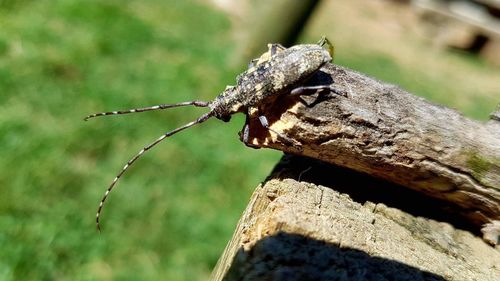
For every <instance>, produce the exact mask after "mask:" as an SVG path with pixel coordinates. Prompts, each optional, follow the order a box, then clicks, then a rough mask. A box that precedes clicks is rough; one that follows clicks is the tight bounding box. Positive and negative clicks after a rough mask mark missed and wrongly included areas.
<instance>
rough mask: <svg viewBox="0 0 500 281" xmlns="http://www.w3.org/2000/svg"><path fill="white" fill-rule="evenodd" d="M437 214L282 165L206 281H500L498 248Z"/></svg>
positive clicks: (412, 200)
mask: <svg viewBox="0 0 500 281" xmlns="http://www.w3.org/2000/svg"><path fill="white" fill-rule="evenodd" d="M339 191H340V192H339ZM374 202H377V203H374ZM389 206H391V207H389ZM442 207H444V206H443V205H442V204H441V202H440V201H437V200H433V199H432V198H431V199H429V198H428V197H426V196H424V195H422V194H421V193H419V192H416V191H412V190H409V189H405V188H402V187H401V186H397V185H394V184H391V183H388V182H386V181H382V180H378V179H376V178H373V177H370V176H368V175H365V174H361V173H357V172H354V171H352V170H350V169H345V168H340V167H337V166H333V165H330V164H326V163H324V162H320V161H318V160H314V159H308V158H303V157H298V156H286V157H285V158H284V159H283V160H282V161H281V163H280V165H278V166H277V168H276V169H275V171H274V173H273V174H272V175H271V176H270V178H269V179H268V180H267V181H266V182H265V183H264V184H262V185H260V186H259V187H257V189H256V190H255V193H254V194H253V195H252V198H251V199H250V202H249V204H248V206H247V208H246V210H245V211H244V213H243V215H242V217H241V219H240V221H239V223H238V226H237V228H236V231H235V233H234V236H233V238H232V239H231V241H230V242H229V243H228V246H227V247H226V250H225V251H224V253H223V255H222V256H221V258H220V259H219V262H218V263H217V266H216V268H215V269H214V271H213V273H212V278H211V280H213V281H222V280H225V281H233V280H240V281H250V280H273V281H285V280H286V281H289V280H302V281H303V280H316V281H317V280H443V281H444V280H492V281H493V280H498V276H500V266H499V263H498V262H499V260H500V248H498V246H497V248H496V249H495V248H493V247H491V246H489V245H488V244H486V243H485V242H484V241H483V240H481V238H479V237H477V236H474V235H473V234H471V233H470V232H468V231H465V230H459V229H457V228H458V227H460V228H463V227H466V226H464V225H463V221H460V219H459V218H458V219H457V218H455V220H452V219H451V218H453V215H452V214H451V215H450V214H446V213H443V210H442ZM403 210H404V211H403ZM449 222H451V223H453V225H452V224H450V223H449Z"/></svg>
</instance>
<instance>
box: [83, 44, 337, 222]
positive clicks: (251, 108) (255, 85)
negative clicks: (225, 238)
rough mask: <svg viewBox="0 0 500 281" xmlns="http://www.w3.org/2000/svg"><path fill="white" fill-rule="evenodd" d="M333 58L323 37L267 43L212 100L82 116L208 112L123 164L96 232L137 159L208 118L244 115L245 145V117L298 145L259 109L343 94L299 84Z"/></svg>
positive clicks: (244, 137) (244, 136)
mask: <svg viewBox="0 0 500 281" xmlns="http://www.w3.org/2000/svg"><path fill="white" fill-rule="evenodd" d="M332 56H333V46H332V45H331V44H330V43H329V41H328V39H326V38H325V37H323V38H321V40H320V41H319V42H318V44H304V45H296V46H293V47H290V48H285V47H283V46H282V45H280V44H268V51H267V52H265V53H264V54H262V55H261V56H260V57H259V58H257V59H254V60H252V61H251V62H250V64H249V68H248V69H247V70H246V71H245V72H243V73H241V74H240V75H239V76H238V77H237V79H236V80H237V82H236V85H235V86H227V87H226V89H225V90H224V91H223V92H222V93H221V94H220V95H218V96H217V97H216V98H215V99H214V100H213V101H210V102H206V101H199V100H194V101H186V102H180V103H174V104H160V105H155V106H150V107H143V108H135V109H129V110H120V111H110V112H101V113H96V114H92V115H89V116H87V117H85V119H84V120H85V121H87V120H88V119H90V118H94V117H98V116H105V115H117V114H128V113H136V112H145V111H152V110H161V109H168V108H174V107H181V106H196V107H208V108H209V109H210V110H209V111H208V112H207V113H205V114H203V115H202V116H200V117H199V118H198V119H196V120H194V121H191V122H189V123H187V124H185V125H183V126H181V127H179V128H177V129H174V130H172V131H170V132H167V133H165V134H163V135H162V136H160V137H159V138H157V139H156V140H155V141H153V142H152V143H150V144H148V145H147V146H145V147H144V148H143V149H141V150H140V151H139V152H138V153H137V154H136V155H135V156H134V157H132V158H131V159H130V160H129V161H128V162H127V164H125V166H124V167H123V168H122V169H121V170H120V172H119V173H118V174H117V175H116V177H115V178H114V179H113V181H112V182H111V184H110V185H109V187H108V189H107V190H106V192H105V193H104V196H103V197H102V199H101V201H100V203H99V207H98V209H97V213H96V227H97V229H98V230H99V231H100V229H101V228H100V223H99V219H100V216H101V212H102V209H103V206H104V203H105V202H106V199H107V198H108V196H109V193H110V192H111V190H112V189H113V187H114V186H115V185H116V183H117V182H118V180H119V179H120V177H121V176H122V175H123V174H124V173H125V171H127V169H128V168H129V167H130V166H131V165H132V164H133V163H134V162H135V161H136V160H137V159H139V158H140V157H141V156H142V155H143V154H144V153H145V152H146V151H148V150H149V149H151V148H152V147H154V146H155V145H157V144H158V143H160V142H161V141H163V140H164V139H166V138H168V137H170V136H172V135H174V134H176V133H178V132H180V131H182V130H184V129H187V128H189V127H192V126H194V125H197V124H201V123H203V122H205V121H207V120H208V119H210V118H211V117H215V118H217V119H220V120H222V121H224V122H228V121H229V120H230V119H231V116H232V115H233V114H235V113H238V112H242V113H245V114H246V115H247V122H246V124H245V127H244V129H243V134H242V136H241V138H242V140H243V142H244V143H245V144H247V145H249V140H248V138H249V125H248V118H258V120H259V121H260V124H261V125H262V127H264V128H265V129H267V130H269V131H271V132H273V133H275V134H276V135H277V136H278V137H279V138H281V139H283V141H285V142H286V143H289V144H291V145H300V143H299V144H297V141H295V140H291V139H289V138H288V137H287V136H286V135H284V134H282V133H280V132H278V131H276V130H273V129H272V128H270V126H269V123H268V121H267V118H266V117H265V116H264V115H262V114H260V112H259V106H261V105H264V104H269V103H272V102H274V101H276V100H277V99H279V97H280V95H283V94H287V93H288V94H291V95H305V94H310V93H311V92H317V91H324V90H327V91H331V92H334V93H336V94H339V95H343V94H342V93H338V92H336V91H335V90H334V89H333V88H332V87H331V85H317V86H304V85H303V84H302V82H304V81H305V80H306V79H307V78H309V77H310V76H311V75H312V74H314V73H315V72H316V71H318V70H319V69H320V68H321V67H322V66H323V65H325V64H326V63H328V62H331V61H332Z"/></svg>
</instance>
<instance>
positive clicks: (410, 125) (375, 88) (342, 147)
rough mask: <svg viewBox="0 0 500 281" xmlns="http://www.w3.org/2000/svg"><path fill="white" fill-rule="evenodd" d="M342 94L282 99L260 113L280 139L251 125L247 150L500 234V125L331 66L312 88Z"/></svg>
mask: <svg viewBox="0 0 500 281" xmlns="http://www.w3.org/2000/svg"><path fill="white" fill-rule="evenodd" d="M330 83H333V84H332V87H333V88H334V89H335V91H337V92H343V93H346V94H347V97H343V96H340V95H336V94H334V93H323V94H322V93H319V94H313V95H311V96H300V97H299V96H292V95H283V96H282V98H280V99H279V100H277V101H275V102H272V103H269V104H267V105H264V106H262V107H261V108H260V111H261V113H262V115H264V116H266V117H267V119H268V121H269V123H270V127H271V128H272V129H273V130H274V131H277V132H281V133H282V134H285V135H286V136H288V138H290V139H292V140H293V142H294V143H300V145H291V144H290V142H287V141H285V140H284V139H283V138H280V137H278V136H277V135H276V134H275V133H273V132H271V131H269V130H266V129H264V128H263V127H262V125H261V124H260V122H259V120H249V128H250V140H249V142H250V143H249V144H248V145H250V146H252V147H256V148H273V149H278V150H281V151H284V152H287V153H293V154H297V155H302V156H307V157H312V158H315V159H319V160H322V161H325V162H328V163H332V164H335V165H339V166H343V167H348V168H350V169H353V170H356V171H359V172H363V173H366V174H370V175H373V176H376V177H379V178H382V179H385V180H388V181H390V182H394V183H397V184H400V185H402V186H405V187H408V188H411V189H413V190H417V191H419V192H422V193H425V194H426V195H428V196H431V197H434V198H438V199H441V200H443V201H446V202H451V203H453V206H454V210H455V211H456V212H458V213H459V214H461V215H462V216H463V218H464V219H467V220H468V221H470V222H471V223H473V224H475V225H477V226H478V227H480V226H487V227H483V230H484V231H485V238H486V239H488V240H489V242H490V243H492V244H496V243H498V237H499V233H500V223H499V220H500V122H499V121H498V119H499V118H496V117H495V116H498V112H497V113H495V114H492V115H491V120H489V121H488V122H478V121H474V120H470V119H468V118H466V117H464V116H462V115H461V114H459V113H458V112H456V111H454V110H452V109H449V108H445V107H443V106H438V105H435V104H432V103H429V102H427V101H425V100H424V99H422V98H420V97H417V96H414V95H411V94H409V93H407V92H405V91H403V90H402V89H400V88H398V87H396V86H394V85H390V84H386V83H383V82H381V81H377V80H375V79H373V78H370V77H367V76H365V75H363V74H360V73H357V72H355V71H352V70H349V69H346V68H343V67H340V66H336V65H332V64H328V65H326V66H325V67H324V68H322V69H321V71H319V72H318V73H317V74H316V75H315V76H314V77H312V78H311V79H310V80H309V81H307V84H308V85H323V84H330Z"/></svg>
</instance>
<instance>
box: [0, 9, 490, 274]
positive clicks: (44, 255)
mask: <svg viewBox="0 0 500 281" xmlns="http://www.w3.org/2000/svg"><path fill="white" fill-rule="evenodd" d="M229 28H230V26H229V20H228V19H227V17H226V16H225V15H223V14H221V13H219V12H216V11H214V10H213V9H212V8H211V7H209V6H206V5H205V4H203V2H200V1H163V0H161V1H160V0H149V1H138V0H136V1H132V0H130V1H117V0H115V1H97V0H93V1H76V0H58V1H49V0H40V1H28V0H24V1H14V0H0V155H1V157H0V185H1V195H0V249H1V251H0V280H2V281H3V280H206V279H207V278H208V276H209V274H210V272H211V270H212V268H213V266H214V265H215V263H216V261H217V259H218V257H219V255H220V254H221V252H222V250H223V248H224V246H225V244H226V242H227V241H228V240H229V238H230V236H231V234H232V231H233V230H234V227H235V225H236V222H237V219H238V217H239V215H240V213H241V212H242V210H243V209H244V206H245V205H246V203H247V201H248V199H249V196H250V194H251V192H252V190H253V189H254V187H255V186H256V185H257V183H258V182H260V181H262V180H263V179H264V178H265V176H266V175H267V174H268V173H269V171H270V170H271V168H272V167H273V165H274V164H275V163H276V161H277V159H278V158H279V157H280V153H279V152H275V151H266V150H253V149H248V148H246V147H245V146H244V145H243V144H241V143H240V142H239V140H238V136H237V132H238V131H239V130H240V129H241V127H242V125H243V121H244V118H243V116H235V117H234V118H233V120H232V121H231V122H230V123H221V122H219V121H217V120H210V121H208V122H207V123H205V124H203V125H201V126H199V127H195V128H192V129H190V130H188V131H185V132H183V133H181V134H179V135H176V136H175V137H173V138H171V139H168V140H166V141H165V142H164V143H162V144H160V145H159V146H158V147H156V148H155V149H153V150H152V151H151V152H150V153H148V154H147V155H146V156H145V157H143V158H141V159H140V160H139V161H138V162H137V163H136V164H135V165H134V166H133V167H132V168H131V169H130V170H129V172H128V173H127V174H126V175H125V176H124V177H123V178H122V180H121V181H120V182H119V184H118V186H117V188H116V189H115V190H114V192H113V193H112V194H111V197H110V200H109V201H108V204H107V205H106V209H105V210H104V212H103V217H102V220H103V221H102V222H103V233H101V234H98V233H97V232H96V231H95V226H94V215H95V210H96V207H97V204H98V202H99V200H100V198H101V196H102V195H103V193H104V191H105V189H106V187H107V185H108V184H109V183H110V181H111V180H112V179H113V177H114V176H115V174H116V173H117V172H118V171H119V170H120V169H121V167H122V166H123V165H124V164H125V162H126V161H127V160H128V159H129V158H130V157H131V156H132V155H133V154H135V153H136V152H137V151H139V150H140V149H141V148H142V147H143V146H144V145H145V144H147V143H149V142H151V141H153V140H154V139H156V138H157V137H158V136H159V135H161V134H162V133H164V132H165V131H167V130H169V129H173V128H175V127H177V126H179V125H182V124H184V123H187V122H189V121H191V120H193V119H195V118H196V117H198V116H199V115H200V114H201V113H202V112H204V111H203V110H202V109H191V108H181V109H173V110H170V111H165V112H156V113H155V112H151V113H143V114H136V115H129V116H114V117H109V118H102V119H94V120H90V121H88V122H83V121H82V118H83V117H84V116H85V115H87V114H89V113H93V112H96V111H106V110H115V109H123V108H131V107H137V106H147V105H153V104H158V103H169V102H178V101H184V100H192V99H202V100H211V99H213V98H214V97H215V95H217V94H218V93H219V92H221V90H223V89H224V87H225V85H228V84H234V79H235V77H236V75H237V72H238V71H237V70H235V69H230V68H229V67H228V66H227V65H228V60H229V57H230V54H231V52H232V49H231V46H232V45H231V40H230V38H231V35H230V31H229ZM314 40H316V38H315V39H314ZM314 40H312V41H314ZM333 40H334V41H335V40H336V38H333ZM340 53H342V52H340ZM345 54H346V53H345ZM337 60H338V62H340V63H341V64H344V65H348V66H350V67H352V68H355V69H358V70H361V71H366V72H368V73H370V74H373V75H375V76H378V77H379V78H381V79H385V78H387V79H388V80H389V81H392V82H398V83H400V84H402V85H403V86H404V87H407V88H409V89H410V90H412V89H416V90H417V92H421V93H423V95H426V93H428V95H429V96H430V97H431V98H433V97H434V96H433V94H432V93H433V91H431V90H429V89H433V88H439V87H444V88H445V89H446V87H448V86H447V84H446V83H438V82H439V81H438V82H435V83H431V84H428V83H427V82H426V83H422V82H419V81H414V80H412V78H411V77H414V76H412V72H411V71H410V70H408V68H404V67H402V66H399V65H397V64H395V63H394V62H393V61H391V59H388V58H386V57H384V56H382V55H373V54H370V55H366V56H354V55H353V56H349V55H347V54H346V55H342V56H341V57H338V58H337ZM388 69H389V70H391V71H392V73H393V74H392V75H391V74H384V73H391V72H390V71H389V72H387V70H388ZM401 70H403V71H401ZM394 73H399V76H394V75H395V74H394ZM384 75H386V76H384ZM448 84H449V83H448ZM444 103H446V101H445V102H444ZM470 106H471V110H470V111H469V112H468V114H470V115H472V116H474V115H475V114H476V115H479V114H478V113H475V111H474V110H475V109H474V107H478V105H477V103H474V104H472V103H471V105H470ZM480 106H481V105H479V107H480ZM481 112H482V113H481V114H484V112H483V111H481Z"/></svg>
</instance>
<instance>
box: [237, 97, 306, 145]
mask: <svg viewBox="0 0 500 281" xmlns="http://www.w3.org/2000/svg"><path fill="white" fill-rule="evenodd" d="M248 116H249V117H250V118H255V117H257V118H258V119H259V122H260V124H261V125H262V127H264V128H265V129H267V130H268V131H270V132H273V133H275V134H276V135H277V136H278V138H280V139H282V140H283V141H285V142H286V143H287V144H289V145H292V146H294V147H296V148H297V149H299V150H302V145H301V143H300V142H298V141H296V140H294V139H291V138H289V137H288V136H286V135H284V134H283V133H280V132H278V131H276V130H274V129H273V128H271V127H270V126H269V122H268V121H267V118H266V116H264V115H261V114H260V112H259V109H258V108H256V107H250V108H249V109H248ZM243 135H244V133H243Z"/></svg>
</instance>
